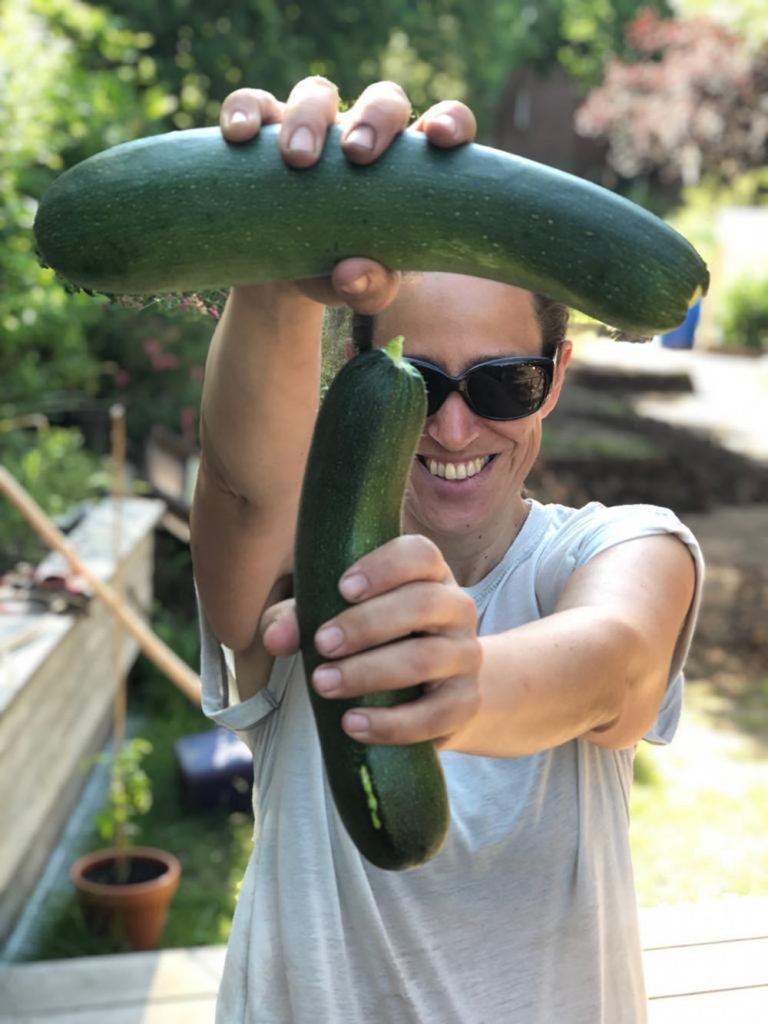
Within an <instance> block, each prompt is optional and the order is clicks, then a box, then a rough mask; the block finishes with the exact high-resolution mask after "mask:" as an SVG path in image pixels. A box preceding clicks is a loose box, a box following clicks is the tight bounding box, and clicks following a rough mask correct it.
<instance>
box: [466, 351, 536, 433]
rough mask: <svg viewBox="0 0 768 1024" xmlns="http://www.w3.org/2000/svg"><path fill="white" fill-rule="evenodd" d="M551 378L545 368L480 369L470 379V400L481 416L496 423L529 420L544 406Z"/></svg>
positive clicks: (526, 365)
mask: <svg viewBox="0 0 768 1024" xmlns="http://www.w3.org/2000/svg"><path fill="white" fill-rule="evenodd" d="M548 391H549V377H548V374H547V372H546V370H545V369H544V367H543V366H537V365H536V364H533V365H531V364H526V363H512V364H510V365H508V366H504V365H503V364H502V365H496V366H479V367H477V368H476V369H475V370H473V371H471V372H470V373H469V374H468V376H467V397H468V398H469V400H470V402H471V404H472V406H473V408H474V409H475V411H476V412H477V414H478V416H485V417H487V418H488V419H494V420H511V419H519V418H520V417H523V416H530V415H531V414H532V413H534V412H536V411H537V410H538V409H540V408H541V406H542V405H543V403H544V399H545V398H546V397H547V392H548Z"/></svg>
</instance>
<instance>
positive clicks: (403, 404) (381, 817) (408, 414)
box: [294, 339, 450, 870]
mask: <svg viewBox="0 0 768 1024" xmlns="http://www.w3.org/2000/svg"><path fill="white" fill-rule="evenodd" d="M401 352H402V339H396V340H395V342H393V343H390V345H389V346H388V347H387V348H386V349H372V350H370V351H367V352H362V353H360V354H359V355H357V356H355V358H354V359H352V360H351V361H350V362H348V363H346V364H345V365H344V366H343V367H342V369H341V370H340V371H339V373H338V374H337V376H336V377H335V378H334V380H333V382H332V384H331V386H330V388H329V390H328V392H327V394H326V396H325V399H324V401H323V404H322V406H321V408H320V412H319V414H318V418H317V422H316V425H315V430H314V434H313V438H312V444H311V448H310V452H309V456H308V460H307V466H306V469H305V473H304V482H303V487H302V493H301V501H300V507H299V520H298V526H297V532H296V545H295V559H294V589H295V595H296V613H297V617H298V620H299V632H300V645H301V651H302V657H303V662H304V669H305V673H306V677H307V680H308V681H309V680H310V679H311V677H312V672H313V671H314V669H315V668H317V666H318V665H319V664H321V663H323V662H327V661H328V658H326V657H323V656H322V655H320V654H319V653H318V651H317V650H316V648H315V644H314V636H315V633H316V631H317V630H318V628H319V627H320V626H321V625H322V624H323V623H324V622H327V621H328V620H329V619H330V618H332V617H333V616H334V615H337V614H339V612H341V611H343V610H344V609H345V608H346V607H348V605H347V602H346V601H345V600H344V599H343V598H342V597H341V595H340V593H339V589H338V584H339V579H340V578H341V576H342V575H343V573H344V572H345V571H346V570H347V569H348V568H349V567H350V565H352V564H353V563H354V562H355V561H357V559H358V558H361V557H362V556H363V555H364V554H367V553H368V552H369V551H372V550H373V549H374V548H377V547H379V546H380V545H382V544H384V543H385V542H386V541H388V540H391V539H392V538H393V537H396V536H398V534H399V533H400V515H401V510H402V504H403V495H404V493H405V487H406V483H407V481H408V477H409V475H410V471H411V466H412V463H413V457H414V454H415V451H416V445H417V443H418V440H419V437H420V435H421V431H422V427H423V424H424V418H425V415H426V397H425V392H424V385H423V382H422V380H421V377H420V376H419V374H418V373H417V372H416V371H415V370H414V369H413V368H412V367H411V366H410V365H409V364H408V362H407V360H402V359H401V358H400V353H401ZM420 692H421V688H420V687H408V688H407V689H403V690H394V691H390V692H386V693H378V694H375V695H369V696H367V697H365V696H364V697H361V698H357V699H355V700H348V699H340V700H332V699H329V698H324V697H321V696H320V695H319V694H318V693H317V692H316V691H315V689H314V688H313V687H312V686H311V685H309V695H310V700H311V703H312V708H313V711H314V716H315V722H316V724H317V730H318V734H319V737H320V745H321V749H322V752H323V760H324V763H325V770H326V773H327V776H328V782H329V784H330V788H331V792H332V793H333V798H334V802H335V804H336V807H337V809H338V811H339V814H340V816H341V819H342V821H343V822H344V825H345V826H346V829H347V831H348V833H349V835H350V836H351V838H352V840H353V842H354V843H355V845H356V846H357V848H358V849H359V850H360V852H361V853H362V854H363V856H365V857H366V858H367V859H368V860H369V861H370V862H371V863H372V864H375V865H376V866H377V867H380V868H385V869H388V870H402V869H404V868H411V867H415V866H417V865H419V864H422V863H424V862H425V861H426V860H428V859H429V858H430V857H432V856H434V854H435V853H436V852H437V851H438V850H439V849H440V847H441V845H442V843H443V840H444V838H445V835H446V832H447V829H448V826H449V822H450V812H449V805H448V797H447V793H446V787H445V780H444V778H443V772H442V768H441V766H440V762H439V759H438V756H437V753H436V752H435V748H434V745H433V744H432V743H416V744H412V745H408V746H382V745H378V746H377V745H366V744H362V743H358V742H357V741H356V740H353V739H352V738H351V737H350V736H348V735H347V734H346V733H345V732H344V730H343V729H342V727H341V718H342V716H343V714H344V713H345V711H347V710H349V709H350V708H352V707H366V706H368V707H372V706H378V707H381V706H392V705H394V704H400V703H403V702H405V701H409V700H413V699H414V698H416V697H418V696H419V693H420Z"/></svg>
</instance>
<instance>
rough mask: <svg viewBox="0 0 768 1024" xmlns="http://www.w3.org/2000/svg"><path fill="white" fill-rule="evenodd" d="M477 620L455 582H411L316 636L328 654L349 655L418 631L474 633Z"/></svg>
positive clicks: (355, 608)
mask: <svg viewBox="0 0 768 1024" xmlns="http://www.w3.org/2000/svg"><path fill="white" fill-rule="evenodd" d="M475 619H476V609H475V602H474V601H473V600H472V598H471V597H470V596H469V595H468V594H465V593H464V591H463V590H461V589H460V588H459V587H457V586H456V585H455V584H454V585H450V586H446V585H445V584H443V583H432V582H423V581H419V582H416V583H406V584H404V585H403V586H401V587H398V588H397V589H396V590H393V591H391V592H389V593H387V594H382V595H380V596H379V597H373V598H370V599H369V600H367V601H362V602H361V603H360V604H357V605H354V606H353V607H351V608H348V609H346V610H345V611H343V612H341V613H340V614H339V615H336V616H334V618H333V619H330V620H329V621H328V622H326V623H324V624H323V626H322V627H321V628H320V629H319V630H318V631H317V633H316V634H315V646H316V648H317V650H318V651H319V652H320V654H322V655H324V656H326V657H329V658H346V657H348V656H349V655H350V654H357V653H358V652H360V651H365V650H368V649H369V648H371V647H378V646H380V645H381V644H388V643H392V642H393V641H394V640H398V639H403V638H404V637H407V636H409V635H410V634H412V633H434V632H438V631H439V632H442V633H466V632H472V631H473V630H474V628H475Z"/></svg>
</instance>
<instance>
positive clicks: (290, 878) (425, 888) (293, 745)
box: [202, 501, 703, 1024]
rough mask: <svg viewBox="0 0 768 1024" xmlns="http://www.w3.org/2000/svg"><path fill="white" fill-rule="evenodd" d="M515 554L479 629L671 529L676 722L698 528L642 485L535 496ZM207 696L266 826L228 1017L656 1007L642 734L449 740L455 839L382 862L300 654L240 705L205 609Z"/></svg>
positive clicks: (590, 1020) (221, 1007)
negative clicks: (337, 764)
mask: <svg viewBox="0 0 768 1024" xmlns="http://www.w3.org/2000/svg"><path fill="white" fill-rule="evenodd" d="M530 505H531V509H530V512H529V515H528V518H527V520H526V522H525V524H524V526H523V528H522V530H521V531H520V533H519V534H518V536H517V537H516V539H515V541H514V543H513V544H512V546H511V547H510V549H509V551H508V552H507V553H506V555H505V557H504V559H503V560H502V561H501V562H500V563H499V564H498V565H497V566H496V567H495V568H494V569H493V570H492V571H491V572H490V573H489V574H488V575H487V576H486V577H485V578H484V579H483V580H481V582H480V583H478V584H476V585H475V586H473V587H469V588H467V589H468V593H469V594H471V595H472V597H473V598H474V599H475V601H476V604H477V609H478V616H479V631H480V633H481V634H492V633H498V632H501V631H503V630H506V629H510V628H512V627H514V626H517V625H521V624H523V623H526V622H529V621H532V620H534V619H538V618H541V617H543V616H546V615H548V614H550V613H551V612H552V611H553V609H554V607H555V604H556V602H557V599H558V595H559V594H560V593H561V591H562V590H563V587H564V586H565V584H566V582H567V580H568V577H569V576H570V574H571V573H572V572H573V571H574V570H575V569H576V568H578V567H579V566H581V565H583V564H584V563H585V562H587V561H588V560H589V559H590V558H592V557H593V556H594V555H596V554H598V553H599V552H601V551H604V550H605V549H606V548H609V547H611V546H613V545H615V544H618V543H621V542H622V541H626V540H629V539H633V538H637V537H643V536H648V535H651V534H659V533H671V534H675V535H677V536H678V537H680V539H681V540H682V541H683V542H684V543H685V544H686V545H687V546H688V547H689V549H690V551H691V554H692V556H693V558H694V560H695V563H696V566H697V577H698V584H697V593H696V598H695V601H694V604H693V607H692V610H691V613H690V614H689V617H688V620H687V623H686V625H685V628H684V630H683V632H682V634H681V636H680V639H679V642H678V645H677V649H676V652H675V656H674V660H673V663H672V665H671V667H670V677H669V678H670V681H669V685H668V688H667V692H666V696H665V699H664V703H663V706H662V708H661V711H660V713H659V716H658V718H657V720H656V722H655V724H654V726H653V729H652V730H651V732H650V733H649V735H648V737H647V739H649V740H651V741H652V742H656V743H667V742H668V741H669V740H670V739H671V737H672V735H673V734H674V732H675V728H676V726H677V722H678V718H679V714H680V707H681V700H682V688H683V678H682V674H681V669H682V665H683V662H684V660H685V657H686V654H687V651H688V647H689V644H690V639H691V634H692V632H693V626H694V622H695V618H696V612H697V608H698V602H699V593H700V588H701V580H702V576H703V565H702V560H701V553H700V551H699V547H698V545H697V543H696V541H695V539H694V538H693V536H692V535H691V533H690V531H689V530H688V529H687V528H686V527H685V526H684V525H683V524H682V523H680V522H679V520H678V519H677V518H676V517H675V516H674V515H673V514H672V513H671V512H669V511H667V510H665V509H661V508H656V507H653V506H648V505H636V506H624V507H617V508H605V507H604V506H602V505H599V504H597V503H592V504H590V505H587V506H586V507H585V508H583V509H580V510H573V509H568V508H564V507H562V506H559V505H548V506H544V505H541V504H539V503H538V502H535V501H533V502H531V503H530ZM202 632H203V665H202V669H203V671H202V678H203V688H204V703H203V707H204V710H205V712H206V714H207V715H208V716H209V717H210V718H212V719H213V720H214V721H216V722H218V723H220V724H223V725H226V726H228V727H230V728H232V729H235V730H236V731H238V732H239V733H240V734H241V735H242V736H243V738H244V739H245V740H246V741H247V742H248V743H249V745H250V746H251V747H252V749H253V754H254V773H255V786H254V809H255V814H256V826H255V844H254V850H253V854H252V856H251V860H250V863H249V865H248V869H247V871H246V874H245V878H244V880H243V884H242V889H241V892H240V897H239V902H238V906H237V910H236V913H235V917H234V921H233V925H232V932H231V936H230V940H229V947H228V951H227V958H226V963H225V969H224V977H223V981H222V986H221V991H220V994H219V1002H218V1011H217V1018H216V1019H217V1024H317V1022H322V1024H640V1022H642V1021H645V1019H646V1010H645V992H644V986H643V976H642V963H641V947H640V942H639V936H638V926H637V911H636V899H635V894H634V884H633V877H632V865H631V861H630V850H629V840H628V825H629V814H628V806H629V793H630V786H631V782H632V760H633V755H634V750H633V749H625V750H608V749H604V748H601V747H599V746H596V745H595V744H592V743H589V742H587V741H583V740H573V741H571V742H568V743H564V744H562V745H561V746H558V747H555V748H554V749H551V750H546V751H544V752H542V753H539V754H534V755H532V756H530V757H521V758H509V759H500V758H486V757H477V756H472V755H467V754H459V753H453V752H448V753H443V754H441V755H440V760H441V762H442V765H443V769H444V771H445V775H446V781H447V784H448V792H449V796H450V803H451V816H452V822H451V828H450V831H449V834H448V838H447V840H446V843H445V846H444V847H443V849H442V850H441V851H440V853H439V854H438V855H437V856H436V857H435V858H434V859H433V860H431V861H430V862H428V863H427V864H426V865H423V866H421V867H419V868H416V869H413V870H411V871H406V872H388V871H382V870H380V869H378V868H375V867H373V866H372V865H370V864H369V863H368V862H367V861H366V860H365V859H364V858H363V857H362V856H361V855H360V854H359V853H358V852H357V849H356V848H355V846H354V845H353V844H352V842H351V840H350V839H349V837H348V836H347V833H346V831H345V829H344V826H343V824H342V823H341V821H340V819H339V817H338V814H337V812H336V809H335V807H334V804H333V799H332V797H331V794H330V791H329V788H328V785H327V782H326V780H325V775H324V770H323V762H322V759H321V755H320V748H319V743H318V740H317V734H316V731H315V725H314V719H313V716H312V710H311V706H310V703H309V699H308V696H307V692H306V685H305V681H304V675H303V670H302V666H301V659H300V657H299V656H296V657H292V658H287V659H279V660H278V661H277V662H276V664H275V667H274V670H273V673H272V676H271V678H270V681H269V684H268V686H267V687H266V688H265V689H264V690H262V691H261V692H260V693H258V694H257V695H255V696H254V697H251V698H250V699H248V700H246V701H244V702H243V703H241V704H233V705H229V698H228V692H229V684H228V679H227V674H228V671H229V670H228V669H227V665H226V659H225V658H224V656H223V654H222V650H221V648H220V647H219V645H218V644H217V643H216V641H215V639H214V638H213V637H212V635H211V633H210V631H209V629H208V627H207V626H206V624H205V622H203V623H202Z"/></svg>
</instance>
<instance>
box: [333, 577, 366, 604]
mask: <svg viewBox="0 0 768 1024" xmlns="http://www.w3.org/2000/svg"><path fill="white" fill-rule="evenodd" d="M367 586H368V580H367V579H366V578H365V576H363V574H362V573H360V572H355V573H352V575H351V576H344V578H343V579H342V580H341V582H340V583H339V590H340V591H341V593H342V596H343V597H346V599H347V600H348V601H354V599H355V598H356V597H360V595H361V594H364V593H365V588H366V587H367Z"/></svg>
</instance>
